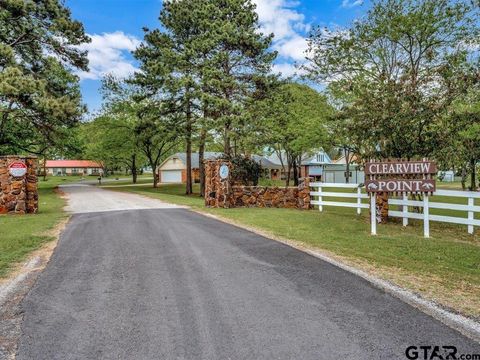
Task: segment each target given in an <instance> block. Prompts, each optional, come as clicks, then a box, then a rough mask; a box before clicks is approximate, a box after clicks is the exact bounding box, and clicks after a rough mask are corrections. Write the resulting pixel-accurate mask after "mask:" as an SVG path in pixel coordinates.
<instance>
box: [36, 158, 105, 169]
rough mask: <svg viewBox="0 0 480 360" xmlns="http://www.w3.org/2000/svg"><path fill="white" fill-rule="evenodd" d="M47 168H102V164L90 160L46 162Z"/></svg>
mask: <svg viewBox="0 0 480 360" xmlns="http://www.w3.org/2000/svg"><path fill="white" fill-rule="evenodd" d="M45 167H47V168H102V167H103V166H102V164H100V163H98V162H96V161H91V160H47V163H46V164H45Z"/></svg>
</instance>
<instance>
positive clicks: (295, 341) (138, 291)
mask: <svg viewBox="0 0 480 360" xmlns="http://www.w3.org/2000/svg"><path fill="white" fill-rule="evenodd" d="M66 190H67V191H70V192H77V193H78V192H79V191H82V192H83V196H84V197H85V198H86V199H88V198H89V197H91V196H98V191H101V190H95V191H94V192H90V191H91V189H90V188H75V189H73V190H72V189H66ZM115 194H117V193H110V196H112V197H114V196H116V195H115ZM77 195H78V194H77ZM73 198H74V197H72V199H73ZM138 200H139V201H141V200H140V199H138ZM92 201H93V199H92ZM162 206H163V205H162ZM74 208H75V206H72V209H74ZM23 310H24V312H25V316H24V323H23V336H22V338H21V340H20V344H19V351H18V355H17V359H49V360H52V359H62V360H64V359H208V360H212V359H222V360H224V359H255V360H257V359H322V360H329V359H355V360H359V359H368V360H373V359H406V357H405V355H404V352H405V348H406V347H407V346H410V345H455V346H457V347H458V348H459V351H465V352H473V351H476V352H480V348H479V346H478V344H475V343H473V342H472V341H470V340H468V339H466V338H465V337H463V336H461V335H460V334H459V333H457V332H455V331H453V330H451V329H450V328H448V327H446V326H444V325H442V324H441V323H439V322H438V321H436V320H434V319H432V318H430V317H429V316H427V315H425V314H423V313H421V312H420V311H418V310H415V309H414V308H412V307H410V306H409V305H406V304H405V303H403V302H401V301H400V300H398V299H396V298H394V297H392V296H390V295H388V294H385V293H383V292H381V291H379V290H377V289H376V288H373V287H372V286H371V285H370V284H369V283H367V282H366V281H364V280H362V279H360V278H358V277H356V276H354V275H352V274H350V273H347V272H345V271H343V270H340V269H338V268H336V267H334V266H333V265H330V264H328V263H325V262H323V261H321V260H319V259H317V258H314V257H312V256H309V255H306V254H305V253H302V252H300V251H297V250H294V249H292V248H290V247H288V246H286V245H283V244H280V243H277V242H275V241H271V240H268V239H265V238H263V237H261V236H258V235H255V234H253V233H250V232H248V231H244V230H241V229H238V228H236V227H233V226H231V225H227V224H224V223H222V222H219V221H216V220H214V219H211V218H207V217H204V216H201V215H199V214H196V213H193V212H190V211H188V210H185V209H175V208H161V209H143V210H130V211H109V212H99V213H92V212H86V213H81V214H75V215H73V217H72V219H71V222H70V224H69V225H68V227H67V229H66V231H65V232H64V234H63V236H62V238H61V240H60V243H59V245H58V247H57V250H56V252H55V253H54V255H53V257H52V259H51V262H50V264H49V265H48V267H47V269H46V270H45V272H44V273H43V274H42V275H41V276H40V278H39V280H38V282H37V284H36V285H35V287H34V288H33V290H32V291H31V292H30V293H29V295H28V296H27V297H26V299H25V300H24V302H23Z"/></svg>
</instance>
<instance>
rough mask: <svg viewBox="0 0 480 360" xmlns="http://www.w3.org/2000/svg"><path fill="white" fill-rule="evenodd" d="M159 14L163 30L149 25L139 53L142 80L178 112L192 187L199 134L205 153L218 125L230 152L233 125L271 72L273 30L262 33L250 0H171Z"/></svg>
mask: <svg viewBox="0 0 480 360" xmlns="http://www.w3.org/2000/svg"><path fill="white" fill-rule="evenodd" d="M160 21H161V24H162V30H159V29H155V30H149V29H145V31H146V33H145V42H144V44H142V45H141V46H140V47H139V48H138V49H137V50H136V51H135V53H134V54H135V57H136V58H137V59H138V60H140V62H141V68H142V72H141V73H139V74H138V75H137V76H136V79H135V82H136V83H137V84H138V85H141V86H142V87H144V88H146V89H147V91H148V92H149V93H150V95H151V96H152V97H156V98H159V99H163V100H164V101H165V102H166V103H168V106H167V107H166V108H167V109H168V110H167V111H169V112H171V113H175V114H176V115H179V117H178V118H179V119H180V121H181V124H182V128H183V135H184V136H185V147H186V152H187V164H186V165H187V187H186V193H187V194H190V193H191V192H192V180H191V151H192V137H193V135H194V134H195V133H196V132H197V130H200V150H201V152H202V153H201V154H200V158H203V151H204V149H205V146H204V141H203V140H202V139H204V138H205V133H206V132H208V131H212V130H214V131H218V132H219V133H221V135H222V138H223V142H224V152H225V154H226V155H230V154H231V150H232V145H231V138H232V133H233V134H234V133H235V129H237V128H238V127H239V126H241V125H242V121H244V119H245V116H244V115H245V107H246V104H247V103H248V102H249V101H251V98H252V97H253V96H254V95H256V94H258V92H259V89H262V88H264V84H265V83H266V82H267V81H268V80H269V77H270V76H269V75H268V74H269V72H270V69H271V64H272V61H273V60H274V59H275V56H276V54H275V53H274V52H269V51H268V48H269V46H270V44H271V41H272V37H273V35H270V36H264V35H263V34H261V33H259V31H258V29H259V25H258V17H257V15H256V13H255V5H254V4H253V3H252V2H251V1H250V0H221V1H218V0H169V1H165V2H164V4H163V9H162V12H161V14H160ZM200 117H201V118H202V121H201V124H199V122H198V121H197V120H198V119H199V118H200ZM200 166H201V169H200V173H201V174H203V171H202V169H203V164H200Z"/></svg>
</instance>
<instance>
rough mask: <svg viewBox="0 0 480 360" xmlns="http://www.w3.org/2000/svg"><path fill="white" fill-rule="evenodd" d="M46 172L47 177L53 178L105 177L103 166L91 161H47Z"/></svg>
mask: <svg viewBox="0 0 480 360" xmlns="http://www.w3.org/2000/svg"><path fill="white" fill-rule="evenodd" d="M45 170H46V172H47V175H53V176H68V175H79V176H88V175H95V176H100V175H103V166H102V164H101V163H99V162H96V161H91V160H47V161H46V164H45Z"/></svg>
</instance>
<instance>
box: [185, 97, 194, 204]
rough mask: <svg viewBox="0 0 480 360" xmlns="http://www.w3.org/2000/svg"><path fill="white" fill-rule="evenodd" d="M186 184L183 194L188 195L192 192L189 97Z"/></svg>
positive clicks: (188, 102) (188, 109) (189, 109)
mask: <svg viewBox="0 0 480 360" xmlns="http://www.w3.org/2000/svg"><path fill="white" fill-rule="evenodd" d="M185 136H186V142H187V164H186V165H187V184H186V189H185V194H187V195H190V194H192V193H193V186H192V112H191V108H190V99H189V98H187V132H186V135H185Z"/></svg>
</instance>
